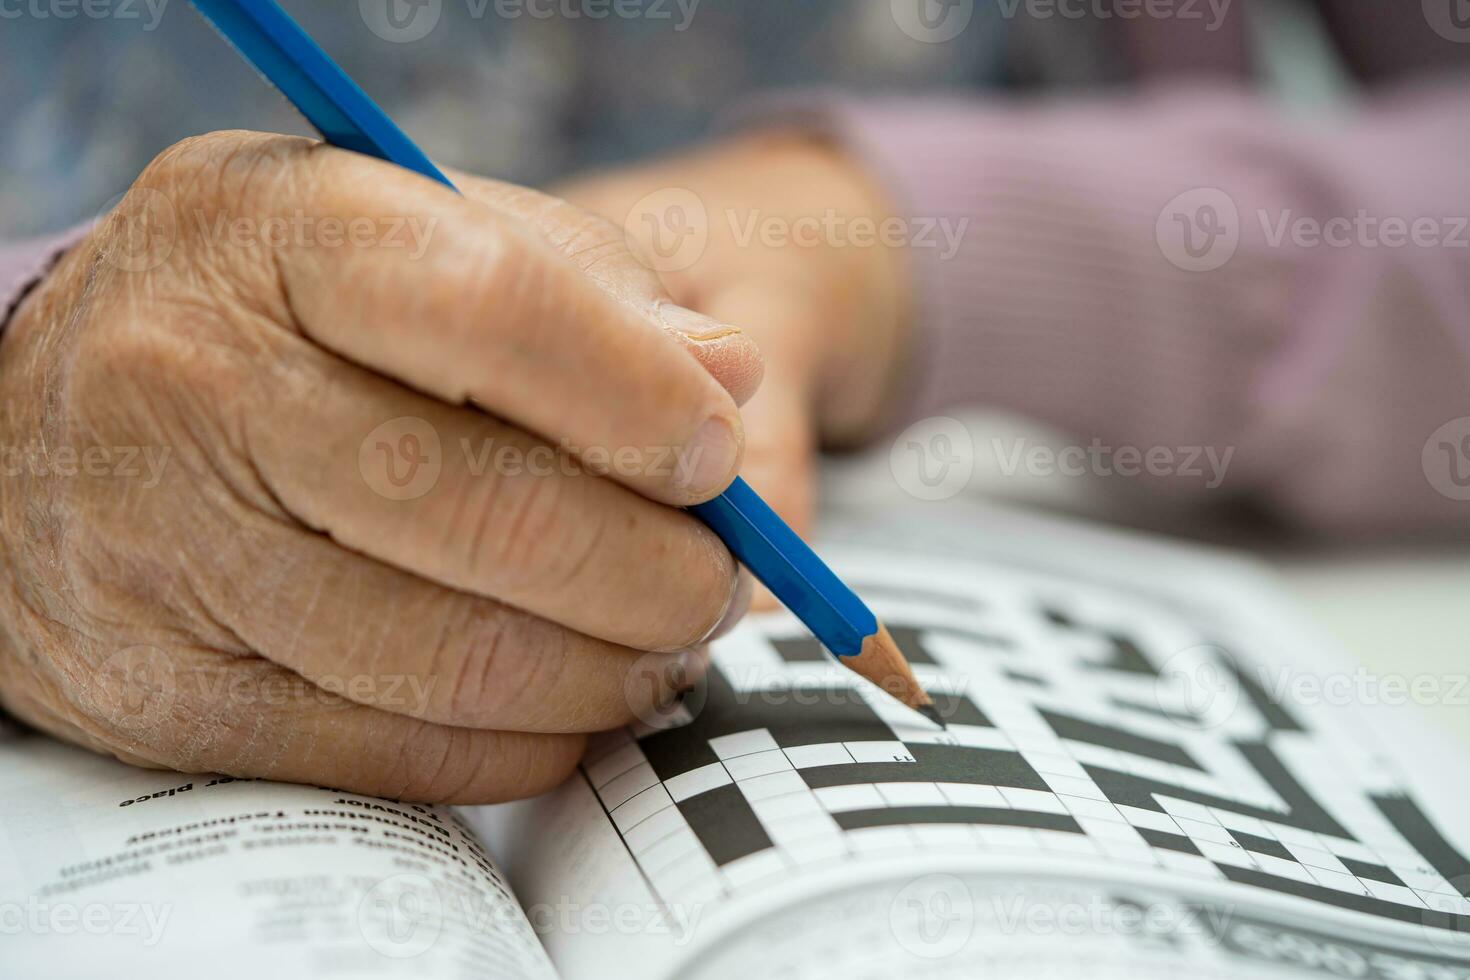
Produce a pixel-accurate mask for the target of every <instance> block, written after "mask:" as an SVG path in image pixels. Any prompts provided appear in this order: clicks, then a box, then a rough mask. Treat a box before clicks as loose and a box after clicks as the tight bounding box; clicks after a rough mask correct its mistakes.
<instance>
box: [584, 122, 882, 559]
mask: <svg viewBox="0 0 1470 980" xmlns="http://www.w3.org/2000/svg"><path fill="white" fill-rule="evenodd" d="M557 193H558V194H561V195H562V196H563V197H565V198H566V199H567V200H569V201H572V202H573V203H575V204H578V205H580V206H582V207H585V208H587V209H589V210H591V211H596V212H597V213H599V214H602V215H605V216H607V217H608V218H609V219H611V220H612V221H614V222H616V223H618V224H620V225H622V226H623V228H624V230H625V233H626V234H627V235H628V236H629V238H630V240H632V241H633V242H634V243H635V246H636V247H635V252H636V254H638V255H640V256H643V257H644V259H645V261H646V262H648V263H649V265H650V266H651V267H652V268H653V269H655V270H656V271H658V273H659V274H660V276H661V278H662V280H663V283H664V285H665V287H666V288H667V289H668V291H669V292H670V294H672V295H673V296H674V298H675V299H677V300H678V301H679V302H680V303H683V304H684V305H686V306H690V307H693V308H695V309H697V310H699V311H700V312H702V313H707V314H709V315H710V316H713V317H715V318H717V319H719V320H723V321H725V322H728V323H734V324H738V325H739V326H740V327H741V329H742V330H744V331H745V332H746V334H747V335H748V336H751V337H753V338H754V339H755V341H756V342H757V343H758V344H759V345H760V349H761V354H762V356H763V358H764V361H765V368H766V373H765V376H766V383H765V384H764V385H763V386H762V387H761V390H760V392H759V394H757V395H756V396H755V397H754V398H753V399H751V401H750V403H749V404H748V405H746V406H745V408H744V410H743V415H744V417H745V423H746V429H747V438H748V441H747V443H746V454H745V467H744V469H743V471H742V475H743V476H744V477H745V478H746V479H747V480H749V481H750V483H751V485H752V486H754V487H755V488H756V490H758V491H759V492H760V493H761V494H762V495H763V496H764V497H765V499H766V500H767V501H769V502H770V504H771V505H772V506H773V507H775V508H776V509H777V510H778V511H780V513H781V514H782V516H783V517H785V518H786V520H787V521H789V522H790V523H791V524H792V525H793V526H795V527H796V528H797V529H798V530H801V531H803V532H805V531H808V530H810V526H811V520H812V516H813V515H812V510H813V476H814V466H813V464H814V460H815V448H816V446H817V445H818V444H821V445H827V446H833V447H843V446H854V445H858V444H860V443H862V442H864V441H865V440H867V439H870V438H871V437H872V436H873V435H874V434H876V432H877V430H878V429H879V427H880V426H881V425H882V423H883V422H884V420H885V418H886V417H887V416H890V415H892V414H893V408H894V403H895V402H896V401H897V397H898V395H899V388H900V379H901V378H902V377H903V376H904V374H905V368H906V361H907V359H908V358H907V347H908V344H909V340H908V333H909V329H908V324H909V318H908V307H909V304H910V297H909V293H910V286H909V283H908V264H909V261H910V256H909V254H908V252H907V250H906V249H905V248H904V242H903V241H902V240H895V227H896V226H897V224H898V219H897V218H896V217H894V215H893V214H892V209H891V207H890V206H889V204H888V202H887V201H886V200H885V199H884V196H883V194H882V192H881V189H880V188H879V187H878V186H877V184H876V183H875V182H874V181H873V180H872V179H871V178H870V177H869V175H868V174H867V173H865V172H864V170H863V168H862V167H861V166H859V165H858V164H857V163H856V162H855V161H854V160H853V159H852V158H850V157H849V156H847V155H846V154H845V153H844V152H843V151H842V150H841V149H839V148H838V147H836V146H833V145H830V144H828V143H826V142H824V141H822V140H821V139H819V138H815V137H812V136H809V135H806V134H801V133H770V134H757V135H754V136H747V137H741V138H738V139H735V140H732V141H730V142H727V143H717V144H713V145H711V146H708V147H705V148H702V149H700V150H698V151H697V152H695V153H692V154H689V155H687V156H683V157H678V158H673V159H669V160H663V161H658V162H655V163H653V164H649V165H643V166H639V167H635V168H631V169H627V170H622V171H618V172H613V173H604V174H594V175H590V176H587V177H584V178H581V179H578V180H576V181H574V182H572V183H570V184H568V185H566V186H564V187H561V188H558V190H557Z"/></svg>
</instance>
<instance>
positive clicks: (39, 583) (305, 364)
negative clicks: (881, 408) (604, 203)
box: [0, 133, 762, 802]
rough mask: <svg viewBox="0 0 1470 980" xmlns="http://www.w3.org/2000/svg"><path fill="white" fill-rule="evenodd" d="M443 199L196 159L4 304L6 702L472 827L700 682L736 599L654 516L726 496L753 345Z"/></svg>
mask: <svg viewBox="0 0 1470 980" xmlns="http://www.w3.org/2000/svg"><path fill="white" fill-rule="evenodd" d="M453 179H454V180H455V181H456V183H457V184H458V185H459V186H460V187H461V188H462V189H463V190H464V191H465V192H466V195H467V198H468V199H466V198H461V197H458V196H456V195H455V194H453V193H452V192H451V191H449V190H447V189H445V188H442V187H440V186H438V185H435V184H433V183H432V182H429V181H426V180H424V179H422V178H420V177H417V176H415V175H412V174H408V173H406V172H403V171H399V170H397V169H395V168H392V167H390V166H388V165H386V164H382V163H380V162H377V161H373V160H369V159H367V158H364V157H361V156H357V155H355V154H351V153H347V152H343V151H339V150H335V149H332V148H328V147H323V146H321V145H319V144H314V143H311V142H308V141H305V140H299V139H292V138H286V137H277V136H267V135H260V134H246V133H224V134H215V135H211V136H208V137H201V138H199V139H195V140H190V141H187V142H185V143H182V144H180V145H178V146H176V147H173V148H172V149H170V150H168V151H166V152H165V153H164V154H162V155H161V156H160V157H159V158H158V159H157V160H156V161H155V162H154V163H153V164H152V165H151V166H150V167H149V168H148V169H147V170H146V171H145V172H144V173H143V174H142V175H141V176H140V177H139V179H138V181H137V183H136V184H135V186H134V188H133V189H132V191H131V192H130V193H129V195H128V196H127V197H126V198H125V199H124V201H123V202H122V204H121V205H119V207H118V208H117V209H116V210H115V211H114V212H113V213H112V215H111V216H110V217H109V218H107V219H106V220H103V221H101V222H99V224H98V226H97V227H96V228H95V230H94V231H93V232H92V233H91V234H90V236H89V237H88V238H87V240H86V241H85V242H84V243H82V244H81V245H79V246H78V247H76V248H75V249H73V250H72V251H71V252H70V253H69V254H68V256H67V257H66V258H65V259H64V260H63V262H62V263H61V265H60V266H59V267H58V268H57V269H56V270H55V271H53V272H52V273H51V274H50V275H49V276H48V277H47V278H46V279H45V280H44V281H43V282H42V283H41V285H40V286H39V287H38V288H37V289H36V290H35V291H34V292H33V293H32V294H31V295H30V296H29V297H28V298H27V299H26V301H25V302H24V304H23V305H22V307H21V308H20V309H19V310H18V311H17V314H16V316H15V317H14V318H13V320H12V322H11V324H10V326H9V329H8V330H7V332H6V334H5V335H4V338H3V346H0V396H3V404H4V405H5V411H4V417H3V419H0V447H7V450H8V452H7V458H6V460H5V461H4V462H5V468H4V474H3V476H0V703H3V706H4V708H5V709H6V710H7V711H8V712H10V713H12V714H13V715H15V716H16V717H18V718H20V719H21V720H23V721H25V722H28V723H30V724H32V725H34V726H36V727H38V728H40V729H42V730H45V731H48V732H51V733H53V734H55V735H57V736H59V737H61V738H64V739H67V740H70V741H72V742H75V743H78V744H80V745H83V746H86V747H89V748H91V749H94V750H96V751H98V752H103V753H110V754H112V755H115V756H117V757H119V758H121V759H124V760H127V761H129V762H133V763H137V764H140V765H145V766H154V767H164V768H174V769H179V770H184V771H191V772H192V771H210V772H220V773H227V774H231V775H237V776H253V777H265V778H272V779H281V780H288V781H302V782H312V783H317V784H321V785H331V786H335V787H339V788H342V789H345V790H352V791H357V792H363V793H372V794H380V795H386V796H390V797H396V798H402V799H414V800H426V801H458V802H484V801H493V800H500V799H506V798H512V797H517V796H523V795H528V794H532V793H536V792H539V791H541V790H543V789H546V788H548V787H550V786H552V785H554V784H555V783H557V782H558V781H560V780H561V779H562V778H564V777H565V776H566V775H567V774H568V773H569V772H570V771H571V770H572V768H573V767H574V766H575V764H576V762H577V760H578V758H579V755H580V752H581V750H582V746H583V739H584V736H583V735H582V734H581V733H583V732H587V731H593V730H599V729H606V728H612V727H616V726H619V725H622V724H625V723H627V722H629V721H630V720H632V719H634V718H638V717H646V716H647V715H648V714H649V713H650V712H657V711H658V710H659V708H660V706H661V705H666V704H667V702H668V701H669V699H670V698H671V697H672V696H673V695H674V694H675V692H676V690H677V689H679V688H680V687H683V686H686V685H688V684H690V683H693V682H694V681H695V680H697V678H698V677H699V675H700V674H701V672H702V671H703V670H704V669H705V664H706V655H705V654H704V652H703V645H704V643H705V642H706V641H707V639H708V638H709V636H710V635H711V634H712V633H713V632H714V631H715V630H716V629H717V627H720V628H723V627H721V624H725V625H726V626H727V625H728V623H729V621H730V620H731V619H733V618H735V617H737V616H738V615H739V613H740V612H741V611H743V605H744V603H745V602H746V601H747V597H748V592H749V590H748V589H746V588H743V587H742V586H741V585H740V583H741V582H742V579H741V577H740V576H738V575H737V570H736V566H735V563H734V562H733V560H732V559H731V557H730V555H729V553H728V551H727V550H726V549H725V548H724V547H723V545H722V544H721V543H720V542H719V540H718V539H717V538H715V537H714V535H713V534H711V533H710V532H709V531H708V530H707V529H705V528H704V527H703V526H702V525H701V524H699V523H698V522H697V521H695V520H694V519H692V518H691V517H690V516H689V515H687V514H685V513H684V512H682V511H681V510H679V509H678V507H679V506H680V505H687V504H689V503H692V502H697V501H700V500H704V499H708V498H710V497H712V496H714V495H715V494H716V493H717V492H719V490H721V489H722V488H723V487H724V486H725V485H726V484H727V483H728V482H729V480H730V479H731V478H733V476H734V474H735V473H736V472H737V471H738V468H739V466H740V459H741V453H742V444H743V428H742V424H741V420H740V417H739V414H738V406H739V405H740V404H741V403H742V402H744V401H745V400H746V399H748V398H749V397H750V396H751V394H752V393H753V392H754V390H755V388H756V386H757V384H758V383H759V380H760V376H761V370H762V368H761V363H760V359H759V355H758V353H757V352H756V348H755V345H754V343H753V342H752V341H751V339H750V338H749V336H748V335H746V334H744V333H742V332H740V331H738V330H729V329H725V328H724V325H723V323H722V321H720V320H713V319H708V318H705V317H703V316H700V315H698V314H695V313H693V312H691V311H689V310H686V309H683V308H681V307H678V306H676V305H674V304H673V302H672V301H671V298H670V297H669V296H668V294H667V293H666V292H665V290H664V288H663V286H662V285H661V284H660V282H659V281H658V279H657V277H656V276H655V275H654V274H653V272H651V271H650V270H649V268H648V267H647V266H646V265H645V264H644V263H642V262H640V261H639V260H638V259H637V258H636V257H635V256H634V255H633V253H632V252H630V251H629V247H628V244H627V242H626V240H625V236H624V235H623V233H622V230H621V229H619V228H617V227H615V226H613V225H611V224H609V223H608V222H606V221H605V220H603V219H601V218H594V217H592V216H591V215H590V214H588V213H587V212H585V211H583V210H581V209H579V208H577V207H573V206H571V205H569V204H567V203H565V202H563V201H561V200H558V199H555V198H550V197H546V196H544V195H541V194H537V193H535V192H531V191H526V190H524V189H521V188H516V187H511V186H507V185H503V184H496V183H493V182H489V181H478V180H474V179H473V178H469V177H464V176H461V175H455V176H454V178H453ZM411 222H412V223H411ZM354 228H355V229H356V234H354ZM344 239H345V240H344Z"/></svg>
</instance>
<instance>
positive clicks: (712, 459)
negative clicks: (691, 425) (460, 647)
mask: <svg viewBox="0 0 1470 980" xmlns="http://www.w3.org/2000/svg"><path fill="white" fill-rule="evenodd" d="M739 459H740V440H738V439H737V438H736V437H735V429H734V427H733V426H731V425H730V423H729V422H726V421H725V420H724V419H722V418H720V417H719V416H718V415H717V416H715V417H713V418H711V419H707V420H706V421H705V423H704V424H703V425H701V426H700V427H699V431H698V432H696V433H694V438H693V439H692V440H690V441H689V444H688V445H686V446H685V447H684V449H683V451H682V454H681V455H680V458H679V468H678V472H677V473H676V474H675V476H674V480H675V482H676V483H677V484H678V485H679V487H680V488H681V489H683V490H688V491H689V492H691V493H695V494H704V493H710V492H712V491H715V490H723V489H724V488H725V487H726V486H728V485H729V483H730V481H731V480H732V479H734V477H735V464H736V463H737V462H738V461H739Z"/></svg>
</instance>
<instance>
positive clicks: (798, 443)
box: [699, 283, 818, 537]
mask: <svg viewBox="0 0 1470 980" xmlns="http://www.w3.org/2000/svg"><path fill="white" fill-rule="evenodd" d="M699 306H700V308H701V309H702V310H704V311H705V312H707V313H709V314H710V315H711V316H713V317H714V318H715V319H717V320H720V321H723V322H728V323H740V324H750V325H752V332H753V333H755V334H756V335H757V337H758V339H759V341H760V345H761V355H762V358H763V360H764V362H765V379H764V381H763V382H762V383H761V387H760V390H759V391H757V392H756V393H755V396H754V397H753V398H751V399H750V401H748V402H746V403H745V405H744V406H743V407H742V408H741V410H740V417H741V421H742V422H743V423H744V427H745V458H744V465H743V466H742V467H741V469H740V475H741V476H742V477H744V478H745V481H746V482H747V483H749V484H750V485H751V486H752V487H753V488H754V489H755V491H756V492H757V493H759V494H760V495H761V496H762V497H763V498H764V499H765V501H766V503H768V504H770V505H771V507H772V508H773V509H774V510H775V511H776V513H777V514H780V515H781V517H782V519H783V520H785V521H786V523H787V524H790V525H791V527H792V529H793V530H795V531H796V533H798V534H800V535H802V536H803V537H806V536H808V535H809V534H810V533H811V531H812V529H813V524H814V519H815V512H816V473H817V447H818V433H817V423H816V415H815V409H814V406H815V404H816V396H817V392H816V378H817V375H818V372H817V370H816V363H817V358H816V356H814V352H813V351H812V350H811V349H810V347H811V344H812V342H813V340H812V338H814V337H816V336H817V335H818V332H817V331H816V330H814V329H813V328H812V326H811V323H810V319H811V317H812V316H813V315H815V311H813V310H812V309H811V308H810V306H809V304H808V303H807V301H806V300H805V299H804V298H803V297H802V295H801V294H800V293H799V292H797V291H793V290H784V289H781V288H778V287H775V286H773V285H771V284H765V283H762V284H751V285H749V286H732V287H730V288H726V289H722V290H719V291H718V292H715V293H713V294H712V295H710V296H709V297H708V298H707V299H705V300H703V301H702V302H700V304H699Z"/></svg>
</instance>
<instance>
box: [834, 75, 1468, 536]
mask: <svg viewBox="0 0 1470 980" xmlns="http://www.w3.org/2000/svg"><path fill="white" fill-rule="evenodd" d="M818 102H819V105H818V106H817V108H816V111H815V112H814V113H812V115H813V116H814V117H815V121H816V124H817V125H819V126H822V127H824V128H826V129H827V130H829V131H830V132H831V133H832V134H833V135H834V136H835V137H836V138H838V139H840V140H842V141H844V142H845V143H846V144H847V145H848V146H849V147H850V148H851V149H852V150H853V151H854V152H856V153H857V154H858V155H859V156H860V157H861V158H862V159H864V160H865V161H866V162H867V163H868V164H869V165H870V166H871V167H872V168H873V170H874V171H875V173H877V174H878V175H879V176H880V178H881V179H883V180H884V181H885V182H886V186H887V187H888V188H889V189H890V191H891V193H892V195H893V197H894V199H895V202H896V204H897V206H899V207H900V208H901V209H902V211H903V212H904V214H905V216H906V217H907V218H908V219H909V220H910V222H911V224H910V231H911V233H912V234H911V240H912V241H913V242H914V245H915V247H914V248H912V249H911V251H912V255H913V263H914V269H915V279H916V282H917V284H918V285H917V300H916V307H917V308H916V318H917V321H918V327H917V328H916V329H917V330H918V341H917V347H916V354H915V359H914V371H913V376H912V378H911V379H910V381H911V391H912V396H911V397H910V399H909V400H908V402H907V404H906V406H905V409H904V411H905V414H906V416H907V417H908V418H919V417H923V416H925V415H929V414H934V413H937V412H940V411H942V410H944V409H946V408H947V407H948V406H953V405H955V404H957V403H961V402H973V403H980V404H984V405H987V406H991V407H999V408H1004V409H1008V410H1014V411H1016V412H1020V413H1024V414H1026V415H1029V416H1031V417H1034V418H1036V419H1038V420H1042V421H1044V422H1047V423H1051V424H1053V425H1055V426H1058V427H1060V428H1062V429H1063V430H1064V431H1066V432H1068V433H1070V434H1071V435H1072V436H1074V437H1075V438H1076V439H1077V440H1078V441H1079V442H1080V443H1081V444H1083V445H1087V444H1089V443H1091V442H1092V441H1093V440H1097V441H1099V442H1101V443H1102V444H1103V445H1105V446H1111V447H1121V446H1133V447H1139V448H1141V449H1147V448H1149V447H1170V448H1176V449H1179V448H1186V447H1205V446H1208V447H1214V448H1215V450H1216V451H1217V453H1220V454H1223V453H1224V452H1225V451H1227V450H1233V456H1232V457H1231V463H1230V468H1229V470H1228V474H1227V477H1226V480H1225V482H1224V483H1223V485H1222V486H1220V487H1218V488H1215V489H1212V490H1209V492H1205V491H1206V485H1205V484H1206V481H1203V480H1194V481H1191V480H1181V479H1167V480H1154V481H1151V485H1152V487H1153V488H1154V489H1155V490H1157V491H1158V492H1161V493H1167V492H1175V493H1179V494H1183V495H1185V496H1187V497H1188V498H1189V499H1190V500H1191V501H1197V502H1207V501H1211V500H1223V499H1225V498H1227V497H1229V498H1231V499H1236V498H1240V497H1251V498H1255V499H1257V500H1259V501H1262V502H1264V503H1266V504H1267V505H1268V506H1270V507H1273V508H1274V509H1276V510H1277V511H1279V512H1280V513H1282V514H1284V515H1285V516H1288V517H1290V518H1291V519H1293V520H1295V521H1297V522H1298V523H1301V524H1303V525H1306V526H1308V527H1315V528H1318V529H1322V530H1327V531H1332V532H1365V533H1367V532H1386V531H1405V530H1421V529H1426V528H1436V527H1445V526H1448V525H1459V526H1461V527H1470V502H1466V501H1465V500H1464V499H1456V498H1457V497H1464V496H1470V489H1465V488H1463V487H1460V484H1459V482H1458V481H1459V480H1461V479H1463V480H1464V481H1465V482H1467V483H1470V476H1467V475H1465V473H1462V472H1461V470H1460V468H1459V467H1464V468H1465V469H1466V470H1470V419H1466V421H1464V422H1463V423H1461V425H1460V428H1459V429H1457V428H1456V427H1455V426H1454V425H1450V426H1449V430H1448V438H1447V441H1446V443H1445V444H1446V445H1449V446H1450V447H1451V449H1450V450H1448V451H1447V452H1449V453H1453V452H1455V451H1456V450H1455V448H1454V447H1455V446H1456V445H1459V446H1461V447H1462V448H1463V449H1464V451H1465V456H1466V458H1464V459H1449V458H1448V457H1447V458H1446V459H1445V463H1448V464H1453V466H1452V469H1451V470H1450V472H1449V473H1448V475H1447V474H1445V473H1440V472H1438V471H1437V469H1436V467H1437V466H1438V463H1437V462H1436V460H1437V459H1438V456H1437V454H1438V453H1439V452H1440V450H1439V449H1438V448H1436V447H1434V446H1433V445H1432V440H1431V436H1432V435H1433V434H1434V433H1436V432H1437V431H1439V430H1441V429H1442V427H1444V426H1445V425H1446V424H1447V423H1452V422H1453V421H1454V420H1456V419H1465V417H1467V416H1470V231H1467V229H1466V216H1470V176H1467V171H1466V161H1467V160H1470V127H1466V126H1463V125H1458V124H1457V123H1456V121H1457V120H1464V119H1467V118H1470V87H1461V88H1457V89H1452V90H1451V89H1439V90H1433V89H1420V90H1415V91H1412V92H1403V93H1400V94H1398V95H1396V96H1393V97H1391V98H1386V99H1383V100H1381V101H1379V102H1376V103H1371V104H1365V105H1363V106H1361V107H1360V108H1359V109H1358V110H1357V111H1356V112H1355V113H1354V114H1353V115H1351V116H1343V117H1340V118H1334V119H1332V120H1331V121H1330V122H1325V123H1319V122H1307V121H1303V120H1293V119H1290V118H1282V117H1281V116H1280V115H1279V114H1278V113H1277V112H1276V111H1274V110H1273V108H1272V107H1271V106H1270V105H1269V104H1268V103H1266V102H1263V101H1261V100H1259V99H1257V98H1253V97H1251V96H1249V95H1248V94H1246V93H1243V92H1235V91H1193V92H1188V93H1175V94H1171V95H1158V96H1150V95H1147V94H1145V95H1140V96H1133V97H1126V98H1117V99H1116V100H1109V101H1102V100H1099V101H1095V102H1078V101H1071V102H1066V103H1053V104H1030V105H1027V104H1019V105H1010V106H1005V107H1003V106H1000V105H995V104H988V103H982V102H976V101H949V102H945V101H941V100H935V99H921V100H904V101H894V102H886V103H885V102H856V101H841V100H838V101H835V102H831V101H827V100H818ZM1344 222H1346V223H1347V224H1346V225H1345V224H1344ZM1314 229H1316V230H1317V231H1318V232H1320V241H1319V240H1318V239H1317V238H1314ZM921 233H922V235H921ZM1186 235H1188V236H1189V237H1188V238H1186V237H1185V236H1186ZM921 237H922V238H923V239H924V240H923V241H920V240H919V239H920V238H921ZM1461 429H1463V432H1462V431H1461ZM1457 433H1458V435H1457ZM1443 434H1444V432H1443V431H1442V432H1441V435H1443ZM1461 436H1463V437H1464V438H1465V439H1466V442H1464V443H1457V442H1456V440H1457V439H1459V438H1460V437H1461ZM1436 438H1438V437H1436ZM1447 479H1448V482H1447ZM1457 488H1458V489H1457ZM1459 490H1464V493H1460V492H1459Z"/></svg>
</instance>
